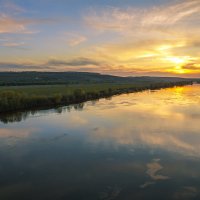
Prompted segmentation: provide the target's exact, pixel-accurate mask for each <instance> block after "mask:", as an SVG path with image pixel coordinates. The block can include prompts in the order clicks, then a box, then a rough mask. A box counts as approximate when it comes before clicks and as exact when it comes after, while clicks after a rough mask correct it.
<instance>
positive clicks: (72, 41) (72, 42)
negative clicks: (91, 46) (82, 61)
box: [64, 33, 87, 47]
mask: <svg viewBox="0 0 200 200" xmlns="http://www.w3.org/2000/svg"><path fill="white" fill-rule="evenodd" d="M64 40H65V41H66V42H67V44H68V45H69V46H71V47H74V46H77V45H79V44H81V43H83V42H85V41H87V37H85V36H83V35H80V34H77V33H65V34H64Z"/></svg>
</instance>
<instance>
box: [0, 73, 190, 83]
mask: <svg viewBox="0 0 200 200" xmlns="http://www.w3.org/2000/svg"><path fill="white" fill-rule="evenodd" d="M184 80H186V79H183V78H177V77H148V76H144V77H119V76H112V75H103V74H99V73H89V72H0V86H14V85H51V84H83V83H134V82H137V83H140V82H142V83H158V82H161V83H162V82H178V81H184Z"/></svg>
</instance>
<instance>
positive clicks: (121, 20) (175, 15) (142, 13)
mask: <svg viewBox="0 0 200 200" xmlns="http://www.w3.org/2000/svg"><path fill="white" fill-rule="evenodd" d="M199 11H200V2H199V0H190V1H188V0H184V1H178V2H177V1H176V3H173V4H168V5H164V6H157V7H150V8H134V7H129V8H126V9H121V8H116V7H107V8H106V9H104V10H100V11H97V10H94V9H92V10H91V11H90V14H89V15H87V16H85V18H84V19H85V22H86V24H88V25H89V26H90V27H92V28H95V29H97V30H102V31H106V30H112V31H119V32H122V33H123V34H124V32H125V33H126V32H127V31H128V32H131V33H133V32H135V31H138V30H140V29H150V28H153V29H154V30H156V28H157V29H159V30H160V29H161V28H164V29H166V28H167V27H170V26H173V25H175V24H176V25H177V24H178V23H180V24H181V22H183V21H184V20H186V19H187V20H188V18H190V17H193V16H194V15H196V14H198V13H199Z"/></svg>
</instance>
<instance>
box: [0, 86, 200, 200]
mask: <svg viewBox="0 0 200 200" xmlns="http://www.w3.org/2000/svg"><path fill="white" fill-rule="evenodd" d="M199 113H200V87H199V86H198V85H194V86H186V87H177V88H171V89H163V90H159V91H153V92H152V91H145V92H141V93H135V94H126V95H120V96H115V97H113V98H112V99H111V100H109V99H101V100H99V101H98V102H86V103H85V104H79V105H72V106H66V107H62V108H57V109H52V110H44V111H34V112H33V111H32V112H26V113H23V112H21V113H17V114H16V115H10V116H1V120H2V122H3V123H0V161H1V162H0V199H3V200H12V199H17V200H18V199H20V200H21V199H37V200H43V199H48V200H54V199H56V200H65V199H70V200H79V199H81V200H84V199H86V200H94V199H97V200H114V199H116V200H132V199H145V200H146V199H155V200H156V199H166V200H169V199H181V200H184V199H200V171H199V167H200V147H199V143H200V126H199V124H200V115H199ZM25 119H26V120H25ZM20 121H21V122H20Z"/></svg>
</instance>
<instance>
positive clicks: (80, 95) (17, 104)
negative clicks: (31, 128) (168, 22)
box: [0, 81, 192, 113]
mask: <svg viewBox="0 0 200 200" xmlns="http://www.w3.org/2000/svg"><path fill="white" fill-rule="evenodd" d="M188 84H192V82H191V81H181V82H169V83H156V84H155V83H154V84H149V85H146V86H129V87H124V88H115V87H108V88H107V89H105V88H104V89H98V90H95V91H85V90H84V89H82V88H80V89H75V90H74V91H73V93H72V94H61V93H57V94H53V95H50V96H49V95H42V94H41V95H34V94H32V95H29V94H26V93H23V92H19V91H10V90H9V91H3V92H2V93H0V113H3V112H10V111H17V110H26V109H31V108H40V107H41V108H42V107H43V108H44V107H53V106H58V105H69V104H74V103H81V102H84V101H87V100H94V99H99V98H103V97H111V96H112V95H117V94H122V93H131V92H139V91H143V90H147V89H150V90H155V89H161V88H167V87H174V86H183V85H188Z"/></svg>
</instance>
